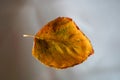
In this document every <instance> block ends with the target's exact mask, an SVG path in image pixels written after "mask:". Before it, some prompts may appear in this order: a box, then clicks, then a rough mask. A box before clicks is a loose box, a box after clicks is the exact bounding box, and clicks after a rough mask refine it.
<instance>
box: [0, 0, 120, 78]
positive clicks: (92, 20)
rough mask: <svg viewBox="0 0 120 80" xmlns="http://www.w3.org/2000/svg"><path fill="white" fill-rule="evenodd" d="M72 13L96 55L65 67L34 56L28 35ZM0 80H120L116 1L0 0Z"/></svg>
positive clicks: (119, 2) (119, 25)
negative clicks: (59, 67)
mask: <svg viewBox="0 0 120 80" xmlns="http://www.w3.org/2000/svg"><path fill="white" fill-rule="evenodd" d="M59 16H66V17H71V18H73V20H74V21H75V22H76V24H77V25H78V26H79V28H80V29H81V30H82V31H83V32H84V33H85V34H86V35H87V36H88V37H89V38H90V40H91V42H92V44H93V47H94V50H95V54H94V55H92V56H90V57H89V58H88V59H87V60H86V61H85V62H84V63H82V64H80V65H77V66H75V67H72V68H68V69H65V70H55V69H53V68H49V67H46V66H44V65H42V64H41V63H39V61H37V60H36V59H35V58H34V57H32V53H31V49H32V45H33V39H32V38H23V37H22V35H23V34H32V35H35V33H36V32H37V31H38V30H39V29H40V28H41V27H42V26H43V25H45V24H46V23H47V22H48V21H50V20H53V19H55V18H56V17H59ZM0 80H120V0H0Z"/></svg>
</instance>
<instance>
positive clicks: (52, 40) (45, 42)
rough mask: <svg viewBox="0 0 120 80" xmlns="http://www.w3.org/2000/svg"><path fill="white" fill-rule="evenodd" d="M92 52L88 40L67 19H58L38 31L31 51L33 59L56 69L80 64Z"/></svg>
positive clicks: (73, 23) (71, 21) (69, 19)
mask: <svg viewBox="0 0 120 80" xmlns="http://www.w3.org/2000/svg"><path fill="white" fill-rule="evenodd" d="M93 52H94V51H93V48H92V45H91V43H90V41H89V39H88V38H87V37H86V36H85V34H84V33H83V32H82V31H81V30H80V29H79V28H78V27H77V25H76V24H75V22H74V21H73V20H72V19H71V18H68V17H58V18H57V19H55V20H53V21H50V22H49V23H48V24H46V25H45V26H44V27H43V28H42V29H40V30H39V32H38V33H37V34H36V35H35V37H34V46H33V49H32V54H33V56H34V57H35V58H37V59H38V60H39V61H41V62H42V63H43V64H45V65H47V66H50V67H54V68H58V69H64V68H68V67H72V66H74V65H77V64H80V63H82V62H83V61H85V60H86V59H87V58H88V56H90V55H91V54H93Z"/></svg>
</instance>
